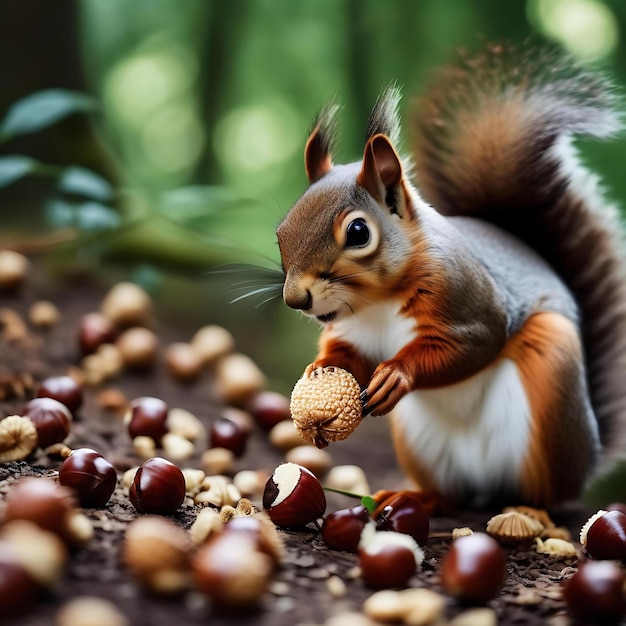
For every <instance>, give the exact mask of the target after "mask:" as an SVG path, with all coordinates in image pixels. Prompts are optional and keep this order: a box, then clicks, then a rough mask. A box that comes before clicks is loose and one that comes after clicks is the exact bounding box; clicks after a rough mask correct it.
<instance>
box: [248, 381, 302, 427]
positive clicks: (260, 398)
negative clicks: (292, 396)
mask: <svg viewBox="0 0 626 626" xmlns="http://www.w3.org/2000/svg"><path fill="white" fill-rule="evenodd" d="M246 408H247V410H248V412H249V413H250V414H251V415H252V417H254V419H255V420H256V421H257V423H258V424H259V426H261V428H263V430H265V431H267V432H269V431H270V430H272V428H274V426H276V424H278V422H282V421H284V420H291V412H290V410H289V398H288V397H287V396H286V395H284V394H282V393H278V392H277V391H260V392H259V393H256V394H254V396H252V398H250V400H249V401H248V404H247V406H246Z"/></svg>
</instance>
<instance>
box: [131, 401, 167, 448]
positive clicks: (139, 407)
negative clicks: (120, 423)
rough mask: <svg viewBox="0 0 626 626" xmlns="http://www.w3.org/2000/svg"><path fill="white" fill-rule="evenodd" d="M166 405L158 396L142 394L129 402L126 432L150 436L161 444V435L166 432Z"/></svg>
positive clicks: (132, 437) (133, 434) (132, 434)
mask: <svg viewBox="0 0 626 626" xmlns="http://www.w3.org/2000/svg"><path fill="white" fill-rule="evenodd" d="M168 411H169V409H168V406H167V404H166V403H165V402H164V401H163V400H161V399H160V398H153V397H152V396H142V397H140V398H135V399H134V400H133V401H132V402H131V403H130V411H129V416H128V417H129V422H128V434H129V435H130V436H131V439H134V438H135V437H150V438H151V439H154V441H155V443H156V444H157V445H161V441H162V439H163V436H164V435H166V434H167V433H168V430H169V429H168V427H167V416H168Z"/></svg>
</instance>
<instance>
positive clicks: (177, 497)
mask: <svg viewBox="0 0 626 626" xmlns="http://www.w3.org/2000/svg"><path fill="white" fill-rule="evenodd" d="M129 495H130V501H131V502H132V503H133V506H134V507H135V508H136V509H137V511H139V513H155V514H157V515H171V514H173V513H174V512H175V511H176V509H177V508H178V507H179V506H180V505H181V504H182V503H183V500H184V499H185V477H184V475H183V473H182V472H181V470H180V469H179V468H178V467H177V466H176V465H174V464H173V463H171V462H170V461H167V460H166V459H162V458H160V457H154V458H152V459H148V460H147V461H146V462H145V463H144V464H143V465H142V466H141V467H140V468H139V469H138V470H137V473H136V474H135V478H134V479H133V482H132V484H131V486H130V491H129Z"/></svg>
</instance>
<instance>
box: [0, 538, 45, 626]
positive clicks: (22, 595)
mask: <svg viewBox="0 0 626 626" xmlns="http://www.w3.org/2000/svg"><path fill="white" fill-rule="evenodd" d="M38 593H39V588H38V586H37V584H36V583H35V581H34V580H33V579H32V578H31V576H30V575H29V574H28V572H27V571H26V569H25V568H24V566H23V565H22V564H21V563H20V562H19V560H18V557H17V555H15V554H14V553H13V549H12V546H11V544H10V542H8V541H0V606H2V616H3V617H15V616H16V615H21V614H22V613H25V612H26V611H28V610H29V609H30V608H31V607H32V606H33V604H34V603H35V602H36V600H37V596H38Z"/></svg>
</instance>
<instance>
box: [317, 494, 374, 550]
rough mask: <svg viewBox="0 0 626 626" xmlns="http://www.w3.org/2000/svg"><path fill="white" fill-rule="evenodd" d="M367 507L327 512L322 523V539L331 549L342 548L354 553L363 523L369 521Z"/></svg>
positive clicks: (359, 506)
mask: <svg viewBox="0 0 626 626" xmlns="http://www.w3.org/2000/svg"><path fill="white" fill-rule="evenodd" d="M371 519H372V518H371V517H370V514H369V513H368V511H367V509H366V508H365V507H364V506H362V505H360V504H359V505H358V506H353V507H352V508H350V509H340V510H338V511H333V512H332V513H329V514H328V515H327V516H326V517H325V518H324V523H323V524H322V531H321V533H322V539H323V541H324V543H325V544H326V545H327V546H328V547H329V548H330V549H331V550H344V551H345V552H352V553H353V554H356V553H357V552H358V549H359V540H360V539H361V533H362V532H363V528H365V524H367V523H368V522H370V521H371Z"/></svg>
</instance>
